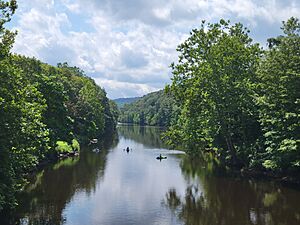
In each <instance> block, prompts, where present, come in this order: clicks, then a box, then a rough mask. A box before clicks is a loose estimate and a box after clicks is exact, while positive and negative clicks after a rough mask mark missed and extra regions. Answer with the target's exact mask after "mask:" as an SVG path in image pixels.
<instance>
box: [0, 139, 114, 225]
mask: <svg viewBox="0 0 300 225" xmlns="http://www.w3.org/2000/svg"><path fill="white" fill-rule="evenodd" d="M117 143H118V138H117V136H115V135H114V136H113V137H111V138H110V139H107V140H105V141H103V142H101V143H99V145H100V146H99V147H100V149H101V151H100V153H99V154H98V157H95V154H94V153H93V152H92V151H91V149H87V148H86V149H83V150H82V151H81V154H80V156H79V157H75V158H67V159H64V160H60V161H58V162H57V163H56V164H54V165H49V166H48V167H47V168H45V169H44V170H42V171H41V172H39V173H38V174H37V175H36V176H35V181H33V182H31V184H30V185H29V186H28V187H27V188H26V190H25V191H24V192H23V193H21V194H20V196H19V199H20V206H21V207H18V208H17V211H15V212H10V213H11V215H13V216H11V217H6V218H5V221H1V219H0V224H2V223H3V224H26V225H35V224H38V225H56V224H64V222H65V221H66V218H65V217H64V214H63V211H64V209H65V207H66V205H67V204H68V203H69V202H70V201H71V199H72V197H74V196H75V193H80V192H83V193H84V194H85V195H90V194H91V193H92V192H94V191H95V190H96V184H97V180H98V179H99V178H101V177H103V174H104V169H105V166H106V155H107V153H108V152H107V150H108V149H109V148H113V147H114V146H116V145H117Z"/></svg>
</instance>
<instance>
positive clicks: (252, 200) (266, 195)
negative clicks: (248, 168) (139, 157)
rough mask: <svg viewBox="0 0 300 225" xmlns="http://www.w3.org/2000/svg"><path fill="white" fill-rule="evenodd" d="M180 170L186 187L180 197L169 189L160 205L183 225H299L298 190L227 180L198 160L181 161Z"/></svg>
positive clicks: (228, 178)
mask: <svg viewBox="0 0 300 225" xmlns="http://www.w3.org/2000/svg"><path fill="white" fill-rule="evenodd" d="M181 168H182V172H183V174H184V177H185V179H186V180H187V183H188V184H189V185H188V186H187V187H186V191H185V194H184V196H180V194H178V193H177V191H176V190H175V189H170V190H169V191H168V192H167V193H166V196H165V199H164V201H163V203H164V205H165V206H166V207H167V208H169V210H170V211H171V212H172V213H173V214H174V215H176V216H177V217H178V219H180V220H181V221H183V222H184V224H191V225H212V224H213V225H232V224H253V225H254V224H255V225H275V224H286V225H299V224H300V207H299V202H300V194H299V191H298V190H294V189H289V188H287V187H284V186H282V185H279V184H276V183H272V182H263V181H257V180H251V179H243V178H240V177H229V176H226V175H224V174H222V173H220V171H217V170H216V171H214V167H213V166H212V165H208V164H205V163H204V162H203V161H202V160H198V161H197V160H195V159H193V160H191V159H188V158H185V160H183V161H182V163H181ZM193 181H196V182H193Z"/></svg>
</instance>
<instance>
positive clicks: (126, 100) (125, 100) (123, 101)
mask: <svg viewBox="0 0 300 225" xmlns="http://www.w3.org/2000/svg"><path fill="white" fill-rule="evenodd" d="M140 98H141V97H133V98H117V99H113V101H114V102H115V103H116V104H117V105H118V107H119V108H122V107H123V106H124V105H125V104H130V103H133V102H136V101H137V100H139V99H140Z"/></svg>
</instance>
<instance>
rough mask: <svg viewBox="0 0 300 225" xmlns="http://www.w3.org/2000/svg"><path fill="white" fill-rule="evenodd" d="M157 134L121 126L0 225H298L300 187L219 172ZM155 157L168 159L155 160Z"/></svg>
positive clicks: (44, 180)
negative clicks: (185, 153) (160, 155)
mask: <svg viewBox="0 0 300 225" xmlns="http://www.w3.org/2000/svg"><path fill="white" fill-rule="evenodd" d="M160 133H161V130H160V129H159V128H154V127H138V126H120V127H119V128H118V136H117V137H116V138H114V139H112V140H111V142H108V143H103V144H101V146H100V149H101V151H100V152H99V153H94V152H93V151H92V148H86V149H83V151H82V153H81V155H80V157H77V158H70V159H66V160H62V161H59V162H58V163H57V164H55V165H51V166H49V167H47V168H45V169H44V170H43V171H41V172H39V173H38V174H37V176H36V177H35V179H33V181H32V182H31V183H30V185H28V187H27V188H26V190H25V191H24V192H23V193H22V194H21V195H20V197H19V198H20V205H19V207H18V208H17V210H16V211H15V212H13V213H12V215H10V216H9V215H8V214H7V215H6V216H2V218H0V224H1V225H6V224H7V225H9V224H22V225H27V224H30V225H31V224H32V225H46V224H49V225H50V224H51V225H53V224H66V225H85V224H86V225H102V224H103V225H106V224H113V225H114V224H116V225H118V224H120V225H122V224H138V225H140V224H144V225H146V224H162V225H164V224H191V225H193V224H199V225H214V224H216V225H218V224H220V225H239V224H240V225H247V224H257V225H260V224H261V225H273V224H274V225H275V224H286V225H296V224H297V225H299V224H300V191H299V190H297V189H292V188H288V187H284V186H282V185H279V184H275V183H273V182H270V181H266V182H263V181H255V180H251V179H242V178H239V177H228V176H224V175H221V174H220V173H218V172H217V171H216V170H214V168H213V166H212V165H211V164H207V163H203V162H200V161H198V160H191V159H189V158H188V157H187V156H186V155H184V154H182V152H179V151H170V150H168V149H167V146H165V145H164V144H163V143H162V141H161V140H160ZM127 146H129V147H130V148H131V149H132V150H131V151H130V152H129V153H127V152H126V151H124V150H123V149H125V148H126V147H127ZM159 154H162V155H166V156H167V157H168V158H167V159H166V160H162V161H159V160H156V157H157V156H158V155H159Z"/></svg>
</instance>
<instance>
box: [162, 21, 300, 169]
mask: <svg viewBox="0 0 300 225" xmlns="http://www.w3.org/2000/svg"><path fill="white" fill-rule="evenodd" d="M281 29H282V31H283V34H282V35H280V36H278V37H274V38H270V39H268V47H267V48H266V49H263V48H261V47H260V46H259V44H257V43H253V40H252V39H251V38H250V37H249V30H248V29H247V28H244V27H243V25H242V24H240V23H237V24H234V25H231V24H230V22H229V21H224V20H220V22H219V23H215V24H210V23H208V24H206V23H205V21H203V22H202V24H201V27H200V28H199V29H194V30H192V32H191V34H190V37H189V38H188V39H187V40H186V41H184V42H183V43H182V44H180V45H179V46H178V49H177V51H178V54H179V57H178V62H177V63H173V64H172V71H173V78H172V84H171V85H169V86H167V88H166V89H167V91H168V92H170V93H172V95H173V96H174V97H175V99H176V104H177V106H178V107H179V108H180V109H181V111H180V116H179V119H178V120H177V121H176V123H175V124H173V125H172V126H170V127H169V131H168V132H167V134H166V138H167V140H168V142H169V143H170V144H173V145H174V146H177V147H178V146H181V147H182V148H184V149H187V150H188V151H189V152H190V153H192V154H198V153H203V152H212V153H214V154H215V155H216V156H217V157H218V159H220V162H222V163H224V164H225V165H229V166H234V167H237V168H247V169H255V170H258V169H259V170H267V171H276V172H281V173H288V172H295V173H297V171H298V172H299V169H300V149H299V144H300V126H299V125H300V122H299V117H300V107H299V106H300V36H299V34H300V23H299V20H298V19H297V18H293V17H292V18H290V19H289V20H288V21H286V22H283V26H282V28H281Z"/></svg>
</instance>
